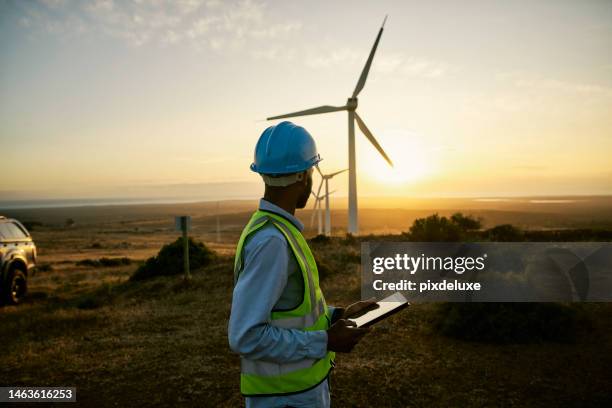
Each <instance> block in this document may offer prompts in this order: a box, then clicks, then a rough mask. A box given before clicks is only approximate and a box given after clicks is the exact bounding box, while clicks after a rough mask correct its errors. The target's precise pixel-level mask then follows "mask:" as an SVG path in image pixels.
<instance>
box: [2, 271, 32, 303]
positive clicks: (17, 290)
mask: <svg viewBox="0 0 612 408" xmlns="http://www.w3.org/2000/svg"><path fill="white" fill-rule="evenodd" d="M7 278H8V279H7V281H6V289H7V290H6V293H5V294H4V300H5V301H6V303H7V304H9V305H17V304H19V303H20V302H21V301H22V300H23V298H24V297H25V295H26V293H27V292H28V281H27V279H26V275H25V273H24V272H23V271H22V270H21V269H19V268H12V269H11V271H10V272H9V274H8V277H7Z"/></svg>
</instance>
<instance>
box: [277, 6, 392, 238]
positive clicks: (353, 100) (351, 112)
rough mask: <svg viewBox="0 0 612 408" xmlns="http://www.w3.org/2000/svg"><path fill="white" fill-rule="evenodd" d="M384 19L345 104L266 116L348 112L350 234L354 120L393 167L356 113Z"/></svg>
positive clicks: (353, 225)
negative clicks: (355, 84)
mask: <svg viewBox="0 0 612 408" xmlns="http://www.w3.org/2000/svg"><path fill="white" fill-rule="evenodd" d="M385 21H387V16H385V19H384V20H383V23H382V26H381V27H380V30H379V31H378V35H377V36H376V41H374V46H373V47H372V50H371V51H370V55H369V56H368V59H367V61H366V63H365V66H364V67H363V71H361V76H360V77H359V80H358V81H357V86H355V90H354V91H353V95H352V96H350V97H349V98H348V100H347V101H346V105H344V106H330V105H323V106H319V107H316V108H312V109H306V110H302V111H298V112H292V113H287V114H284V115H278V116H272V117H269V118H266V119H267V120H274V119H283V118H291V117H295V116H306V115H317V114H319V113H329V112H338V111H343V110H345V111H347V112H348V156H349V160H348V162H349V165H348V170H349V225H348V232H349V233H351V234H358V233H359V222H358V216H357V167H356V158H355V121H357V126H359V129H361V131H362V132H363V134H364V135H365V137H366V138H367V139H368V140H369V141H370V143H372V144H373V145H374V147H375V148H376V150H378V152H379V153H380V154H381V155H382V157H384V159H385V160H386V161H387V163H389V165H391V166H392V167H393V163H392V162H391V159H389V157H388V156H387V154H386V153H385V151H384V150H383V148H382V147H381V146H380V144H379V143H378V141H377V140H376V138H375V137H374V135H373V134H372V132H370V129H368V127H367V126H366V124H365V122H364V121H363V119H361V117H360V116H359V115H358V114H357V111H356V109H357V96H358V95H359V92H361V90H362V89H363V87H364V86H365V83H366V79H367V78H368V73H369V72H370V66H371V65H372V60H373V59H374V54H375V53H376V48H377V47H378V42H379V41H380V36H381V35H382V32H383V29H384V27H385Z"/></svg>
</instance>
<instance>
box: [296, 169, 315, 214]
mask: <svg viewBox="0 0 612 408" xmlns="http://www.w3.org/2000/svg"><path fill="white" fill-rule="evenodd" d="M300 184H301V185H303V186H304V190H303V191H302V195H300V197H299V199H298V202H297V204H296V206H295V207H296V208H304V207H306V203H307V202H308V199H309V198H310V193H311V191H312V171H308V173H307V176H306V184H305V185H304V184H302V183H300Z"/></svg>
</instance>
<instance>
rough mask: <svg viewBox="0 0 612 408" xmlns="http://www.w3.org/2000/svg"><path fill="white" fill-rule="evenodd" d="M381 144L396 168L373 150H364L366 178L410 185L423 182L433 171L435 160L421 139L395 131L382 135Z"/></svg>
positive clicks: (367, 148) (367, 147)
mask: <svg viewBox="0 0 612 408" xmlns="http://www.w3.org/2000/svg"><path fill="white" fill-rule="evenodd" d="M379 137H380V143H381V144H382V145H383V148H384V149H385V151H387V152H388V153H389V157H390V158H391V160H392V161H393V167H391V166H389V164H388V163H386V162H385V161H384V159H383V158H381V157H380V156H379V155H378V154H377V152H376V150H374V149H372V148H371V146H367V145H366V146H364V147H363V150H364V152H363V156H362V157H363V158H364V160H363V163H362V166H361V167H362V169H363V170H362V171H363V172H364V173H365V174H366V177H368V178H371V179H373V180H375V181H377V182H380V183H385V184H394V185H397V184H407V183H412V182H416V181H421V180H422V179H424V178H425V177H427V176H429V175H430V174H431V173H433V171H434V166H435V163H434V157H433V155H432V154H431V149H428V148H427V147H426V146H424V144H423V143H422V142H421V141H420V140H419V139H420V136H418V135H416V134H413V133H409V132H405V131H395V132H388V133H385V134H381V135H380V136H379Z"/></svg>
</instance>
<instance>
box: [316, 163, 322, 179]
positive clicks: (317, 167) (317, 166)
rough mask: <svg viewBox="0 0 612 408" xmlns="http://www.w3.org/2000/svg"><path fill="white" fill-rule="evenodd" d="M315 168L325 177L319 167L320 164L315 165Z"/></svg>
mask: <svg viewBox="0 0 612 408" xmlns="http://www.w3.org/2000/svg"><path fill="white" fill-rule="evenodd" d="M315 168H316V169H317V171H318V172H319V175H320V176H321V177H323V173H321V169H320V168H319V165H318V164H315Z"/></svg>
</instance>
